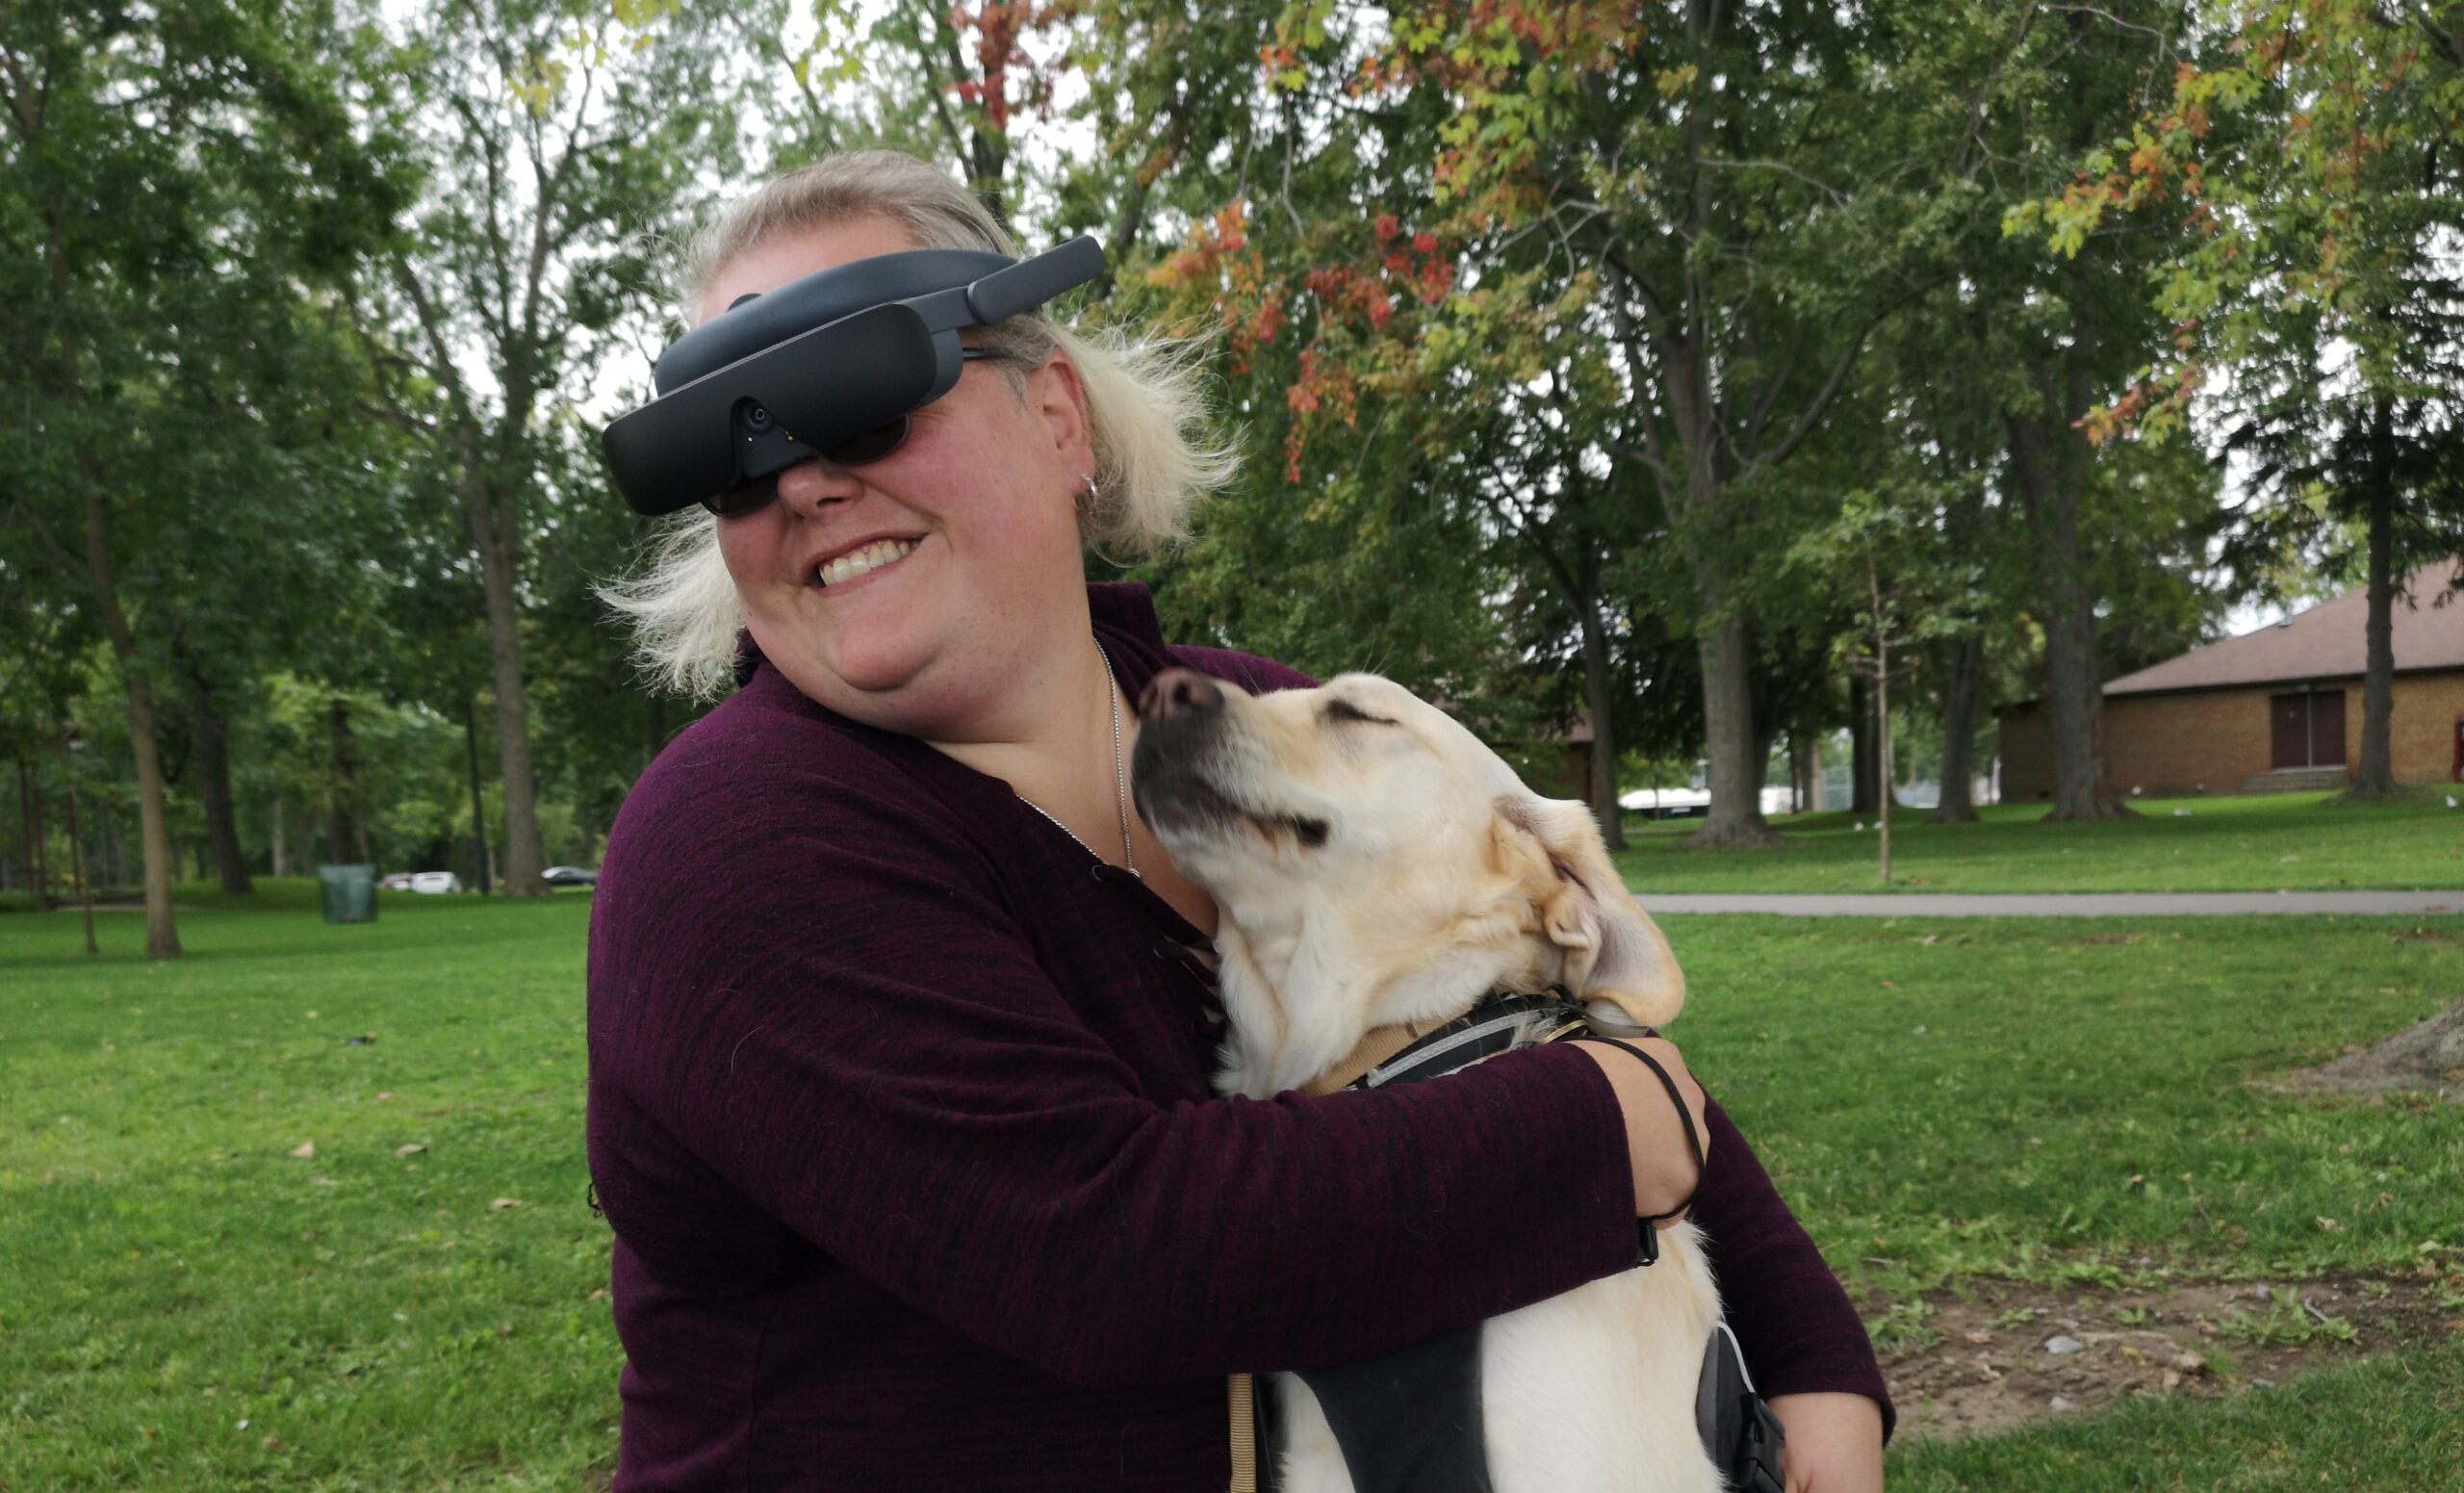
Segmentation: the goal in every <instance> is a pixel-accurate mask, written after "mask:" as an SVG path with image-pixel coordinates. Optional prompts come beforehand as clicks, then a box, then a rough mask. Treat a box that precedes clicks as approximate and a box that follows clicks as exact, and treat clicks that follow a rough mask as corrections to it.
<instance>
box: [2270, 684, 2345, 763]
mask: <svg viewBox="0 0 2464 1493" xmlns="http://www.w3.org/2000/svg"><path fill="white" fill-rule="evenodd" d="M2268 725H2269V731H2268V758H2269V760H2268V765H2269V766H2270V767H2275V768H2282V767H2342V766H2343V765H2344V764H2345V692H2344V691H2343V690H2341V689H2325V690H2310V691H2304V692H2303V693H2301V694H2297V695H2275V696H2272V697H2271V698H2270V699H2269V701H2268Z"/></svg>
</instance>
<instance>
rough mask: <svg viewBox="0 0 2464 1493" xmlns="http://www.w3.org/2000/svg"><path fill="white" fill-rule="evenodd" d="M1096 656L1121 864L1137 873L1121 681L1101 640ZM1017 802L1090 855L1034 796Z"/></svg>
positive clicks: (1092, 852)
mask: <svg viewBox="0 0 2464 1493" xmlns="http://www.w3.org/2000/svg"><path fill="white" fill-rule="evenodd" d="M1095 656H1096V657H1098V658H1101V659H1102V660H1104V689H1105V692H1106V693H1107V694H1109V695H1110V696H1111V698H1112V707H1113V787H1114V790H1115V791H1116V792H1117V793H1118V794H1119V810H1120V860H1121V868H1122V869H1124V870H1126V871H1128V872H1129V874H1130V875H1132V876H1138V875H1139V871H1138V853H1137V852H1136V851H1134V850H1132V849H1131V848H1130V843H1129V764H1128V762H1126V761H1125V760H1123V759H1122V758H1121V752H1120V681H1119V680H1117V679H1116V678H1114V676H1113V657H1112V655H1110V654H1108V653H1106V652H1104V645H1103V644H1102V643H1100V642H1098V643H1097V644H1096V645H1095ZM1018 802H1020V803H1022V804H1024V805H1026V806H1027V807H1028V808H1029V809H1032V810H1034V811H1036V812H1038V813H1040V814H1042V815H1043V816H1044V817H1045V818H1046V819H1051V820H1052V827H1053V828H1054V829H1056V830H1059V831H1060V832H1061V833H1062V834H1064V835H1066V836H1068V837H1070V838H1071V839H1073V840H1077V841H1078V848H1079V849H1081V850H1083V851H1085V852H1087V854H1089V855H1091V856H1095V847H1094V846H1092V845H1090V844H1088V843H1087V842H1086V841H1085V840H1083V839H1078V833H1077V832H1076V831H1075V830H1072V829H1071V828H1070V827H1069V826H1067V825H1065V824H1064V823H1062V822H1061V821H1060V820H1058V819H1053V817H1052V815H1051V814H1050V813H1049V812H1047V811H1045V809H1044V807H1043V806H1042V805H1041V804H1039V803H1037V802H1036V801H1035V800H1034V799H1032V798H1029V797H1027V796H1026V795H1025V794H1023V793H1021V794H1019V795H1018ZM1095 859H1096V860H1098V861H1101V860H1102V859H1103V857H1101V856H1095ZM1139 879H1140V880H1141V881H1143V880H1144V879H1145V878H1144V877H1142V876H1141V877H1139Z"/></svg>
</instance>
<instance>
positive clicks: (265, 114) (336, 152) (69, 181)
mask: <svg viewBox="0 0 2464 1493" xmlns="http://www.w3.org/2000/svg"><path fill="white" fill-rule="evenodd" d="M324 14H325V13H324V12H323V11H322V9H321V7H318V6H315V5H313V4H307V5H302V6H300V7H297V8H286V7H283V6H278V5H268V6H245V7H243V6H238V5H232V4H218V3H212V0H208V3H200V4H197V5H192V6H184V7H179V8H175V9H174V10H172V11H170V12H169V13H165V14H163V15H161V16H159V17H156V16H152V15H150V14H147V13H140V12H138V11H135V10H131V9H127V8H124V7H121V6H118V5H115V4H108V3H79V0H39V3H32V4H27V5H22V6H16V7H13V8H11V9H10V10H9V11H8V12H7V13H6V14H5V15H0V147H5V150H6V152H7V154H6V158H5V161H6V167H7V168H6V170H5V171H0V181H5V186H0V235H5V240H0V242H5V244H6V245H7V251H6V252H0V261H6V262H7V264H8V267H9V268H8V269H6V270H0V275H6V276H8V283H7V284H6V285H4V286H0V302H5V305H6V307H7V310H5V311H0V317H5V318H6V319H7V320H6V322H5V323H0V324H5V325H6V327H7V335H8V340H9V341H10V343H11V344H12V345H13V348H14V349H15V350H16V352H17V353H18V354H19V355H18V356H17V357H15V358H13V359H10V360H8V363H9V368H8V370H7V371H6V372H0V379H5V380H7V381H8V382H9V384H10V388H9V395H10V403H11V405H12V407H13V409H15V410H17V411H20V412H23V414H24V416H25V421H24V424H23V425H14V424H13V425H12V426H11V427H10V429H9V434H8V440H9V443H10V446H11V448H12V450H10V451H9V455H10V457H11V458H12V459H11V460H10V461H9V462H7V463H6V465H7V466H8V467H9V469H10V470H12V471H13V472H15V473H16V474H18V480H17V482H16V484H15V490H14V491H13V493H12V495H11V498H12V502H13V507H14V509H15V512H16V515H17V518H18V522H19V524H20V526H21V527H22V529H23V530H24V531H26V532H28V533H31V534H32V535H34V536H35V537H36V540H37V542H38V543H39V546H40V548H41V550H42V551H43V553H45V554H46V555H47V556H48V557H49V558H50V559H51V560H52V561H53V562H54V563H56V564H58V565H60V566H61V568H62V569H63V570H64V571H69V572H72V573H77V574H80V575H81V576H82V579H83V581H84V584H83V587H82V591H83V594H82V595H81V596H80V597H79V599H78V605H81V606H83V607H89V608H90V609H91V615H92V616H93V617H94V619H95V621H96V622H97V624H98V626H99V629H100V631H101V632H102V633H103V635H104V636H105V637H106V638H108V639H109V642H110V647H111V653H112V656H113V659H114V661H115V665H116V671H117V673H118V676H119V681H120V684H121V688H122V692H123V694H124V697H125V708H126V714H127V717H128V742H129V749H130V754H131V761H132V770H133V772H134V775H135V777H136V780H137V788H138V793H137V802H138V811H139V818H140V824H141V840H142V843H143V849H144V881H145V904H146V952H147V954H148V956H149V957H151V958H158V959H160V958H169V957H172V956H175V955H177V954H178V953H179V938H178V933H177V931H176V928H175V925H174V922H173V918H172V914H171V905H170V891H171V879H172V875H173V847H172V842H171V837H170V825H169V817H170V807H169V803H168V785H167V782H166V777H167V775H166V772H165V764H164V759H163V753H162V739H163V734H164V729H165V723H164V722H163V721H162V720H161V719H160V718H159V711H158V704H159V700H160V694H159V690H158V686H159V684H160V682H161V681H163V680H164V679H165V678H166V676H167V673H168V672H169V670H170V669H171V667H172V664H173V659H172V656H171V654H172V648H171V644H172V638H171V632H170V629H169V627H168V622H169V619H170V616H171V615H172V614H173V612H174V607H173V606H172V605H169V601H170V599H169V598H168V597H167V596H166V593H165V589H164V587H163V585H162V584H161V578H162V574H163V572H165V571H167V570H168V569H170V568H171V566H170V565H169V563H168V556H169V554H171V553H174V552H176V553H179V554H180V555H181V557H182V558H183V559H184V560H189V561H194V560H196V559H197V558H199V557H200V555H199V553H198V551H196V550H195V549H194V548H192V547H190V546H189V545H188V544H186V543H185V541H189V540H198V542H203V543H208V544H209V545H212V546H213V548H218V549H219V551H220V552H221V553H225V554H227V553H230V552H231V551H232V550H233V549H234V548H236V547H237V546H239V545H240V544H242V543H243V542H244V541H243V540H242V539H241V538H240V536H239V532H238V530H237V529H236V528H234V526H231V525H230V524H229V523H228V522H227V519H225V520H224V521H223V522H221V523H219V524H218V525H217V524H215V523H211V522H208V521H207V519H206V518H205V516H204V510H205V509H206V507H207V505H208V503H209V502H210V498H209V495H211V494H213V493H214V492H215V491H216V490H217V489H216V486H215V483H214V478H215V477H216V476H218V475H219V473H218V468H220V467H222V466H223V465H224V464H226V463H228V464H231V465H238V464H239V463H238V462H237V461H236V460H235V457H237V456H238V455H240V454H242V453H244V452H245V451H247V450H252V449H254V448H255V445H256V442H257V440H258V435H257V431H256V429H255V427H254V425H253V424H252V416H253V413H254V411H253V409H252V407H251V406H252V403H253V396H254V395H255V394H256V393H257V392H259V390H260V389H262V387H263V385H262V384H260V385H258V386H256V387H254V388H251V387H247V386H240V387H221V386H218V385H216V384H214V383H213V382H211V381H210V380H207V379H205V378H204V377H203V376H202V375H201V373H200V372H199V371H200V370H203V369H207V368H215V367H221V368H228V367H230V366H231V364H232V361H233V360H232V359H230V358H229V356H228V349H229V348H231V347H232V346H234V345H235V344H244V341H245V339H246V338H247V337H248V335H249V334H250V333H252V332H253V331H255V330H257V329H259V328H261V327H262V326H263V325H265V324H266V322H267V320H268V318H267V315H266V312H267V307H268V306H269V304H273V303H284V302H290V301H295V299H296V298H297V297H298V296H300V294H301V292H302V282H303V279H305V278H312V277H314V276H316V275H318V274H320V273H321V272H323V271H325V270H329V269H330V268H331V266H332V263H333V261H334V259H335V257H336V244H337V241H338V240H339V239H340V238H342V237H344V236H345V235H346V234H347V221H348V219H349V216H350V213H351V212H353V211H355V210H356V209H355V205H354V206H351V207H345V206H343V205H342V204H344V203H346V202H352V201H353V194H354V193H359V192H361V191H363V189H364V190H365V191H366V193H367V194H368V195H371V196H376V197H378V198H379V199H380V200H381V193H379V192H377V191H376V190H375V188H376V186H377V185H379V184H376V183H374V182H372V177H371V173H370V172H369V170H368V169H367V167H366V165H365V163H364V162H363V161H362V159H361V158H360V157H359V156H358V155H357V153H356V152H354V151H353V150H351V149H350V148H349V142H350V135H349V132H348V131H347V129H345V128H343V127H342V122H341V118H340V113H339V108H338V106H337V104H336V101H335V95H334V91H333V90H332V89H331V87H330V62H329V59H327V58H325V57H323V56H322V55H321V53H320V52H319V51H318V50H317V43H318V40H319V39H321V38H323V37H325V36H326V35H327V32H326V30H325V29H324V28H323V27H321V25H320V24H318V22H319V21H321V18H322V17H323V16H324ZM243 266H246V267H249V269H250V270H251V271H252V272H250V273H239V272H237V271H238V270H239V269H240V268H241V267H243ZM218 517H220V516H218ZM71 533H73V534H75V535H76V536H77V539H76V540H75V541H71V540H69V539H67V538H66V537H65V536H66V535H68V534H71ZM199 536H207V537H206V538H204V539H199ZM216 540H218V545H217V544H214V541H216ZM72 547H73V548H74V550H75V551H76V553H75V554H74V555H73V556H72V554H71V553H70V551H71V549H72ZM208 553H212V550H211V549H210V550H209V551H208ZM106 822H108V821H106Z"/></svg>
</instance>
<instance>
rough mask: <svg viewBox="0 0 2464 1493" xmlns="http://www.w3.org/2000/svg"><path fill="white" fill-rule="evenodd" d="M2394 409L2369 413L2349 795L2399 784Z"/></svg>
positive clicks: (2381, 403)
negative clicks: (2361, 650)
mask: <svg viewBox="0 0 2464 1493" xmlns="http://www.w3.org/2000/svg"><path fill="white" fill-rule="evenodd" d="M2395 446H2396V442H2395V428H2394V412H2393V410H2391V409H2390V407H2389V405H2388V401H2387V400H2386V399H2378V400H2376V401H2375V402H2374V406H2373V408H2372V409H2371V412H2370V466H2369V476H2367V477H2366V478H2364V480H2365V481H2367V482H2368V483H2369V494H2368V497H2369V502H2370V620H2369V621H2368V623H2367V624H2365V626H2364V628H2363V636H2364V637H2365V638H2366V639H2367V653H2366V654H2365V656H2364V661H2363V664H2362V676H2361V763H2360V770H2359V772H2358V773H2357V774H2356V775H2355V776H2354V779H2353V784H2352V787H2351V788H2350V790H2349V796H2350V797H2353V798H2393V797H2395V796H2396V793H2397V791H2398V789H2397V787H2396V759H2395V752H2394V742H2393V735H2394V727H2395V714H2396V632H2395V626H2396V583H2397V579H2398V578H2397V575H2396V565H2395V553H2394V552H2395V541H2396V492H2395V487H2396V472H2395V462H2396V450H2395Z"/></svg>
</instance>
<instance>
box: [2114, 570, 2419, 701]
mask: <svg viewBox="0 0 2464 1493" xmlns="http://www.w3.org/2000/svg"><path fill="white" fill-rule="evenodd" d="M2459 565H2464V557H2459V558H2458V559H2453V560H2437V561H2433V562H2432V563H2430V564H2427V565H2425V566H2423V567H2421V568H2420V569H2419V570H2416V571H2414V572H2413V573H2412V574H2411V575H2409V576H2407V577H2405V578H2404V590H2405V593H2406V595H2408V596H2410V597H2411V598H2412V601H2413V603H2414V605H2410V606H2407V605H2404V602H2403V600H2402V599H2401V598H2399V599H2398V601H2397V603H2396V611H2395V620H2394V628H2393V631H2394V641H2395V645H2396V648H2395V651H2396V669H2397V672H2399V673H2415V672H2419V671H2421V670H2425V669H2464V595H2454V596H2451V595H2449V594H2448V588H2447V587H2448V579H2449V578H2450V577H2451V576H2453V575H2454V574H2455V573H2456V571H2457V569H2458V567H2459ZM2369 616H2370V593H2369V591H2368V589H2367V588H2364V589H2360V590H2353V591H2348V592H2346V593H2345V594H2344V595H2342V596H2339V597H2337V598H2335V599H2334V600H2333V601H2326V602H2321V603H2320V604H2319V605H2316V606H2313V607H2311V608H2310V609H2309V610H2307V611H2304V612H2301V613H2298V614H2297V615H2295V616H2291V617H2287V618H2286V619H2285V620H2283V621H2282V622H2278V623H2274V624H2272V625H2271V626H2268V627H2264V628H2259V629H2256V630H2254V631H2248V632H2245V633H2243V634H2242V635H2240V636H2239V637H2228V638H2226V639H2225V640H2224V641H2222V642H2220V643H2210V644H2208V645H2207V646H2206V647H2204V648H2194V649H2193V650H2191V651H2190V652H2189V653H2186V654H2184V655H2182V656H2180V657H2178V658H2168V659H2166V660H2165V661H2164V662H2163V663H2159V664H2155V665H2152V666H2150V667H2148V668H2144V669H2142V670H2140V671H2139V672H2138V673H2136V674H2125V675H2123V676H2122V677H2121V678H2119V679H2117V680H2115V681H2113V682H2111V683H2109V684H2107V685H2106V686H2105V693H2106V694H2107V695H2108V696H2111V695H2158V694H2166V693H2169V692H2171V691H2174V690H2187V689H2220V688H2226V687H2229V686H2233V685H2249V684H2295V683H2300V682H2303V681H2305V680H2329V679H2358V678H2359V677H2360V676H2361V672H2362V668H2363V665H2364V663H2365V661H2366V655H2367V652H2368V646H2369V645H2368V640H2367V638H2366V637H2365V636H2364V628H2365V627H2366V625H2367V623H2368V621H2369Z"/></svg>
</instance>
